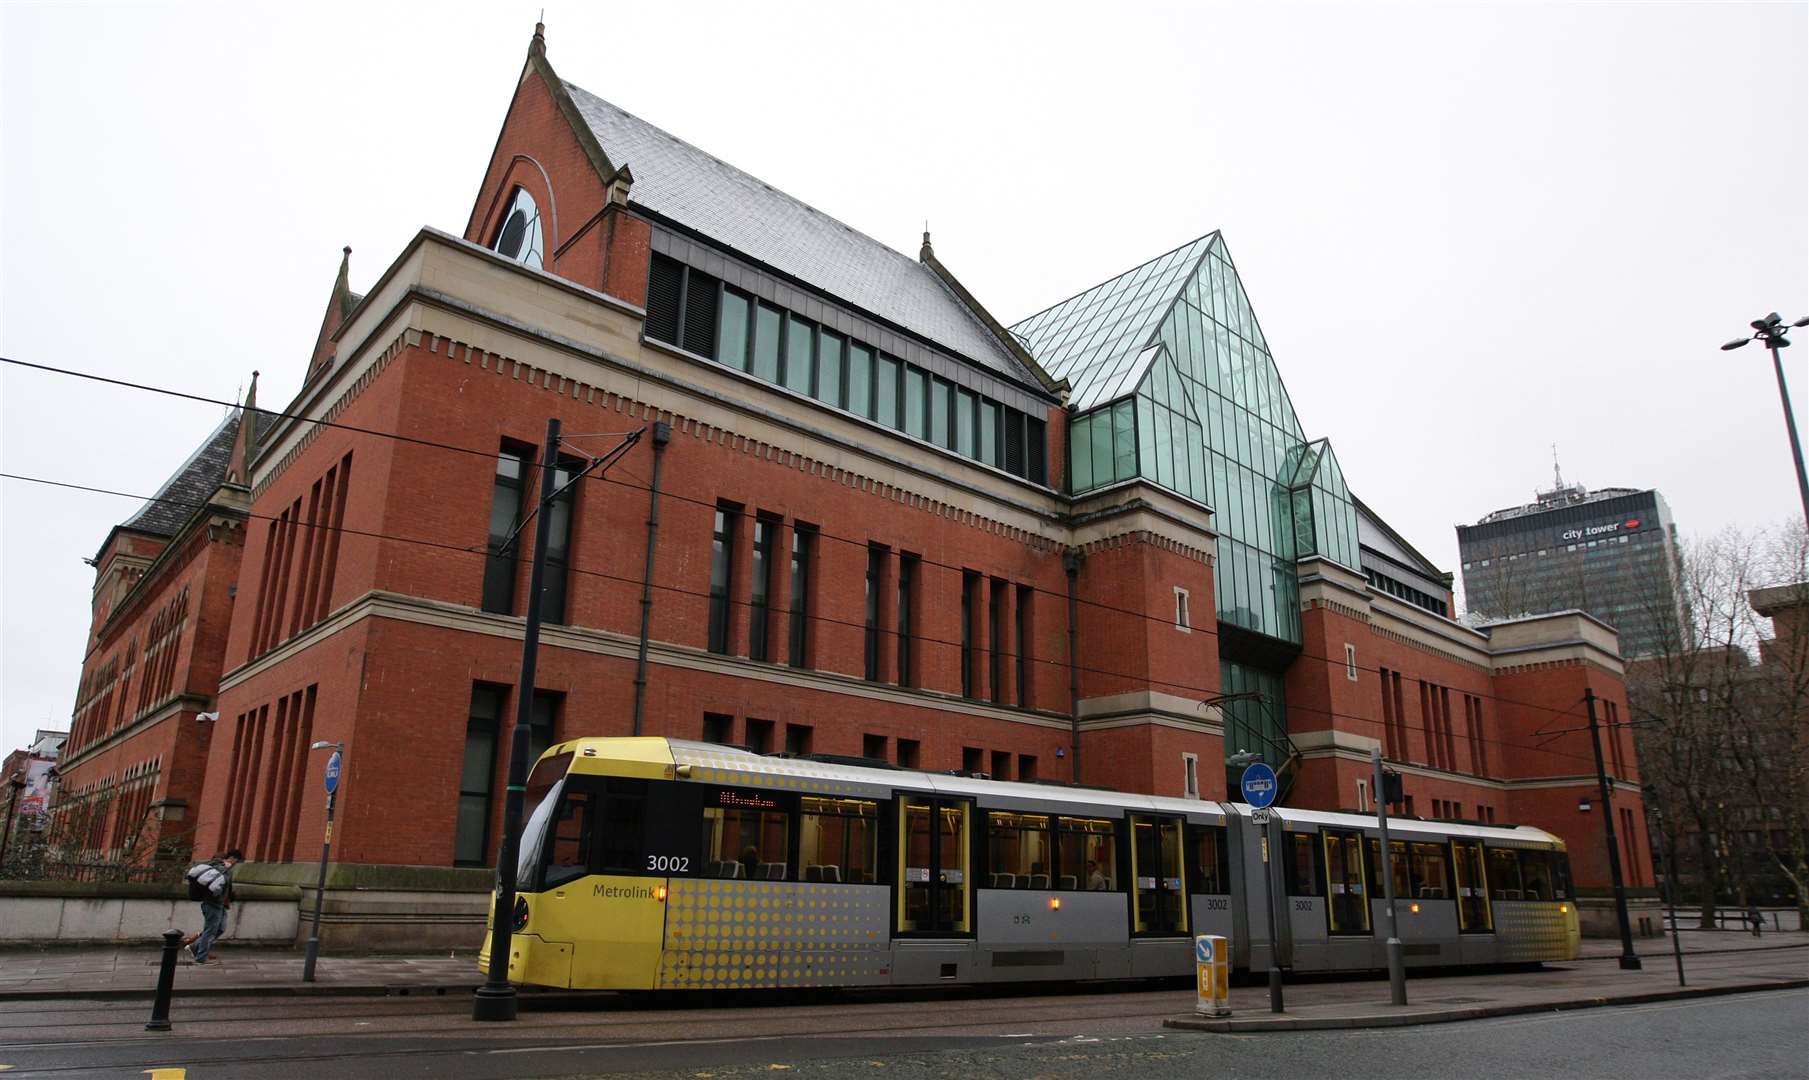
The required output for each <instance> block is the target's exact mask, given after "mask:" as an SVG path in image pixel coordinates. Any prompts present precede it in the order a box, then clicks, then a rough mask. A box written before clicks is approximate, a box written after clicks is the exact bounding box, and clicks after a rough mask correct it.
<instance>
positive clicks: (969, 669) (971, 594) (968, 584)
mask: <svg viewBox="0 0 1809 1080" xmlns="http://www.w3.org/2000/svg"><path fill="white" fill-rule="evenodd" d="M979 604H980V575H979V574H976V573H974V572H973V571H972V570H963V571H962V572H961V696H962V697H969V698H970V697H973V696H975V695H974V680H975V677H976V676H977V675H978V674H979V668H978V667H977V666H976V665H978V664H979V662H980V658H979V655H978V648H977V646H976V645H975V644H974V620H975V619H976V618H978V617H979V611H978V608H979Z"/></svg>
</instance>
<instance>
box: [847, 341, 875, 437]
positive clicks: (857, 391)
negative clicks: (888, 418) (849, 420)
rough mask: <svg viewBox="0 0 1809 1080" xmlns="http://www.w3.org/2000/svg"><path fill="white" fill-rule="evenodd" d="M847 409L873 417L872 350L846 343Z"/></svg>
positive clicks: (854, 343) (868, 417)
mask: <svg viewBox="0 0 1809 1080" xmlns="http://www.w3.org/2000/svg"><path fill="white" fill-rule="evenodd" d="M848 411H849V412H852V413H855V414H857V415H859V416H864V417H866V418H867V419H869V420H871V419H872V418H873V350H872V349H869V348H867V347H866V346H865V345H862V344H860V343H859V342H852V341H851V342H849V343H848Z"/></svg>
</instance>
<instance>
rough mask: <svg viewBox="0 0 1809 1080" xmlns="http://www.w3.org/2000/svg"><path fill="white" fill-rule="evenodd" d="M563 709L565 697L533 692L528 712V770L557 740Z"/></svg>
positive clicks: (556, 693)
mask: <svg viewBox="0 0 1809 1080" xmlns="http://www.w3.org/2000/svg"><path fill="white" fill-rule="evenodd" d="M564 708H565V695H564V694H561V693H560V692H559V691H557V690H536V691H534V702H533V704H532V705H531V706H530V707H529V712H528V768H529V769H532V768H533V767H534V762H536V761H539V760H540V755H542V754H544V753H546V751H547V747H549V746H552V745H553V740H554V739H556V738H558V731H559V713H560V712H561V711H562V710H563V709H564Z"/></svg>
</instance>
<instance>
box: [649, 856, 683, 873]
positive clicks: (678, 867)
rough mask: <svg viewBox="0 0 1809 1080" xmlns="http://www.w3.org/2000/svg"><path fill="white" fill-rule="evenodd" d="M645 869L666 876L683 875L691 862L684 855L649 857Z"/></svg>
mask: <svg viewBox="0 0 1809 1080" xmlns="http://www.w3.org/2000/svg"><path fill="white" fill-rule="evenodd" d="M647 869H649V870H657V871H661V872H663V873H668V874H683V873H685V872H686V871H688V870H690V869H691V860H690V859H689V858H688V857H686V856H684V855H649V856H647Z"/></svg>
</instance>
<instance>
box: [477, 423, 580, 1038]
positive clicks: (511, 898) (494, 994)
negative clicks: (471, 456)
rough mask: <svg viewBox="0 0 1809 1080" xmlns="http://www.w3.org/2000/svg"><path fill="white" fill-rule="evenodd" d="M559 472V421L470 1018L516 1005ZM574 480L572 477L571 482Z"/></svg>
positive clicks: (543, 464)
mask: <svg viewBox="0 0 1809 1080" xmlns="http://www.w3.org/2000/svg"><path fill="white" fill-rule="evenodd" d="M558 468H559V420H558V418H557V417H554V418H551V419H549V420H547V422H546V452H545V453H544V455H543V456H542V457H541V459H540V501H539V502H537V503H536V504H535V513H536V514H537V515H538V516H539V520H537V521H536V522H535V523H534V561H533V564H532V565H531V567H530V568H529V570H528V613H527V627H526V629H525V630H524V632H523V633H522V640H521V678H520V679H519V680H518V681H517V682H516V684H515V727H514V730H512V731H511V732H510V733H509V786H508V789H507V794H506V795H505V796H504V802H503V834H502V840H501V842H500V843H499V844H498V846H497V852H496V907H495V908H494V909H493V910H492V911H491V914H490V971H489V974H488V976H487V977H486V978H485V980H484V985H482V986H480V987H478V988H477V993H476V995H475V997H474V998H473V999H472V1003H471V1019H473V1020H513V1019H515V1017H516V1015H517V1010H518V1007H519V1004H520V1003H519V1002H518V1001H517V999H516V994H515V987H514V986H512V985H510V983H509V956H510V944H511V938H512V936H513V933H514V929H515V874H516V863H517V861H519V858H520V854H521V802H522V794H523V793H524V792H525V791H526V790H527V783H528V727H529V725H530V724H531V723H532V721H533V715H534V674H535V668H536V666H537V665H538V661H539V659H540V592H541V589H542V588H544V587H545V582H544V579H545V577H546V546H547V540H548V533H549V532H550V531H551V530H550V526H549V521H550V519H551V518H552V515H551V514H549V513H547V506H548V504H550V503H551V502H552V501H553V494H554V492H553V480H554V474H555V473H556V471H557V470H558ZM574 482H576V481H575V479H574Z"/></svg>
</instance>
